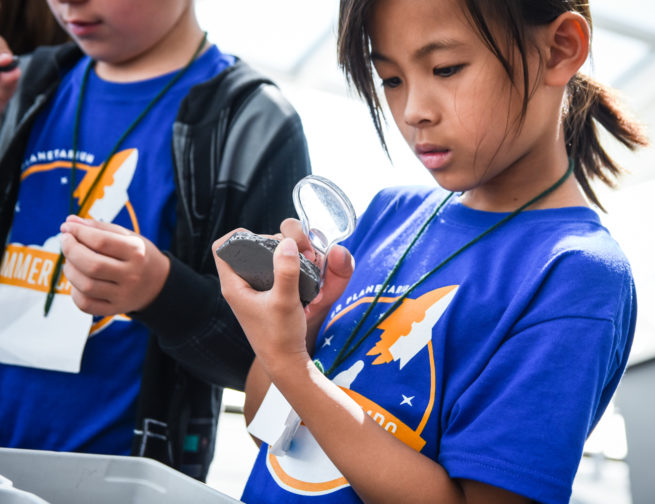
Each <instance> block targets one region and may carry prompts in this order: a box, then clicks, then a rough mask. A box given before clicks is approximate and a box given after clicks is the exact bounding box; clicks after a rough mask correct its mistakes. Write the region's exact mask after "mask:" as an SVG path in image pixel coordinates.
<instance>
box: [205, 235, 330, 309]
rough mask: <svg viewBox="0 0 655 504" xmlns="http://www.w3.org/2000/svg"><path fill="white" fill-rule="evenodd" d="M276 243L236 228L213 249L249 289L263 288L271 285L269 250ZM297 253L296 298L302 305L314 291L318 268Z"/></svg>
mask: <svg viewBox="0 0 655 504" xmlns="http://www.w3.org/2000/svg"><path fill="white" fill-rule="evenodd" d="M278 243H280V242H279V241H278V240H274V239H272V238H265V237H263V236H259V235H256V234H253V233H250V232H247V231H239V232H237V233H234V234H233V235H232V236H231V237H230V239H229V240H227V241H226V242H225V243H224V244H223V245H221V246H220V247H219V248H218V249H217V250H216V255H218V257H220V258H221V259H223V260H224V261H225V262H226V263H228V264H229V265H230V266H231V267H232V269H233V270H234V271H235V272H236V273H237V274H238V275H239V276H240V277H241V278H243V279H244V280H245V281H246V282H248V283H249V284H250V286H251V287H252V288H253V289H255V290H258V291H267V290H269V289H270V288H271V287H273V252H274V251H275V248H276V247H277V246H278ZM298 255H299V256H300V281H299V289H300V301H301V302H302V304H303V306H306V305H308V304H309V303H310V302H311V301H312V299H314V298H315V297H316V295H317V294H318V291H319V285H320V281H321V279H320V271H319V269H318V267H317V266H316V265H315V264H314V263H312V262H311V261H310V260H309V259H307V258H306V257H305V256H304V255H302V254H298Z"/></svg>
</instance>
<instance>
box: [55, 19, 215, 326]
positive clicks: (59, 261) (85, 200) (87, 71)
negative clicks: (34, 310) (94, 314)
mask: <svg viewBox="0 0 655 504" xmlns="http://www.w3.org/2000/svg"><path fill="white" fill-rule="evenodd" d="M206 42H207V32H205V33H204V35H203V37H202V41H201V42H200V44H199V45H198V48H197V49H196V50H195V51H194V53H193V56H191V59H190V60H189V61H188V63H187V64H186V65H185V66H184V68H182V69H180V71H178V72H177V73H176V74H175V76H174V77H173V78H172V79H171V80H170V81H168V83H167V84H166V85H165V86H164V87H163V88H162V89H161V91H159V93H157V95H156V96H155V97H154V98H153V99H152V100H150V103H148V105H146V107H145V108H144V109H143V111H142V112H141V113H140V114H139V115H138V116H137V117H136V119H134V121H132V124H130V125H129V126H128V127H127V129H126V130H125V132H124V133H123V134H122V135H121V136H120V138H119V139H118V141H117V142H116V143H115V144H114V146H113V147H112V149H111V151H110V152H109V155H108V156H107V158H106V159H105V162H104V163H103V164H102V166H101V167H100V171H99V172H98V175H96V178H95V179H94V180H93V183H92V184H91V187H90V188H89V190H88V191H87V193H86V194H85V195H84V198H83V199H82V203H80V206H79V209H78V210H77V212H74V208H73V200H74V197H73V193H74V192H75V175H76V169H77V143H78V138H79V132H80V117H81V116H82V103H83V101H84V96H85V94H86V86H87V82H88V80H89V74H90V73H91V69H92V68H93V65H94V64H95V62H94V61H93V60H91V61H89V64H88V65H87V66H86V69H85V70H84V76H83V77H82V84H81V85H80V94H79V96H78V98H77V106H76V109H75V123H74V126H73V160H72V166H71V184H70V196H69V202H68V212H69V214H71V215H72V214H75V215H80V214H81V213H82V212H83V211H84V210H85V207H86V204H87V203H88V201H89V198H90V197H91V194H93V191H94V189H95V188H96V186H97V185H98V183H99V182H100V180H101V179H102V176H103V175H104V174H105V170H106V169H107V166H108V165H109V162H110V161H111V158H112V157H114V154H116V152H117V151H118V149H119V148H120V146H121V144H122V143H123V141H124V140H125V139H126V138H127V136H128V135H129V134H130V133H132V131H134V129H135V128H136V127H137V126H138V125H139V123H140V122H141V121H142V120H143V118H144V117H145V116H146V115H148V112H150V110H152V108H153V107H154V106H155V105H156V104H157V102H158V101H159V100H160V99H161V98H162V97H163V96H164V95H165V94H166V93H167V92H168V90H169V89H171V88H172V87H173V86H174V85H175V83H176V82H178V81H179V80H180V79H181V78H182V77H183V76H184V74H185V73H186V71H187V70H188V69H189V67H190V66H191V65H192V63H193V62H194V61H195V60H196V58H197V57H198V55H199V54H200V52H201V51H202V48H203V47H204V46H205V43H206ZM63 262H64V254H63V253H62V252H60V253H59V256H58V257H57V262H56V263H55V268H54V271H53V273H52V277H51V278H50V288H49V290H48V294H47V296H46V301H45V306H44V307H43V311H44V316H47V315H48V312H49V311H50V307H51V306H52V301H53V300H54V297H55V289H56V287H57V282H58V281H59V276H60V273H61V267H62V265H63Z"/></svg>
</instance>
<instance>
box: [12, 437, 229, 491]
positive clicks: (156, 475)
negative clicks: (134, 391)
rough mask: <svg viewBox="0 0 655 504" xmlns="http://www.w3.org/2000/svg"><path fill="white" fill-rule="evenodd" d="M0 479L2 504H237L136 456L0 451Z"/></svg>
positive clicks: (161, 465) (190, 479)
mask: <svg viewBox="0 0 655 504" xmlns="http://www.w3.org/2000/svg"><path fill="white" fill-rule="evenodd" d="M0 475H2V476H4V478H6V479H0V502H2V504H5V503H8V504H9V503H10V504H88V503H93V504H116V503H121V504H179V503H186V502H193V503H194V504H223V503H235V502H239V501H237V500H235V499H233V498H231V497H229V496H227V495H225V494H223V493H221V492H218V491H216V490H214V489H213V488H211V487H208V486H207V485H205V484H204V483H201V482H199V481H196V480H194V479H193V478H190V477H188V476H186V475H185V474H182V473H180V472H178V471H176V470H174V469H171V468H170V467H168V466H166V465H164V464H161V463H159V462H156V461H154V460H151V459H147V458H141V457H122V456H112V455H90V454H82V453H60V452H50V451H37V450H17V449H12V448H0ZM7 480H9V482H8V481H7ZM3 481H4V484H3ZM11 482H13V487H12V486H11ZM3 491H4V492H5V493H2V492H3ZM12 499H13V500H12Z"/></svg>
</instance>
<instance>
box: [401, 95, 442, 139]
mask: <svg viewBox="0 0 655 504" xmlns="http://www.w3.org/2000/svg"><path fill="white" fill-rule="evenodd" d="M404 120H405V123H406V124H407V125H409V126H412V127H414V128H421V127H426V126H432V125H434V124H437V123H438V122H439V121H440V120H441V113H440V111H439V106H438V102H437V100H436V97H435V96H434V95H433V94H432V93H430V92H429V90H428V89H426V86H421V85H415V86H413V87H411V88H410V89H408V91H407V97H406V101H405V113H404Z"/></svg>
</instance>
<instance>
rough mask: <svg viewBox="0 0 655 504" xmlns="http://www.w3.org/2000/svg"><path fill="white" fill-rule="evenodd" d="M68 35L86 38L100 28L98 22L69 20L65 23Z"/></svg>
mask: <svg viewBox="0 0 655 504" xmlns="http://www.w3.org/2000/svg"><path fill="white" fill-rule="evenodd" d="M65 23H66V26H67V27H68V30H69V31H70V33H71V34H72V35H74V36H76V37H86V36H89V35H92V34H93V33H94V32H95V31H96V30H97V29H98V27H99V26H100V24H101V22H100V21H84V20H81V19H71V20H67V21H65Z"/></svg>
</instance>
